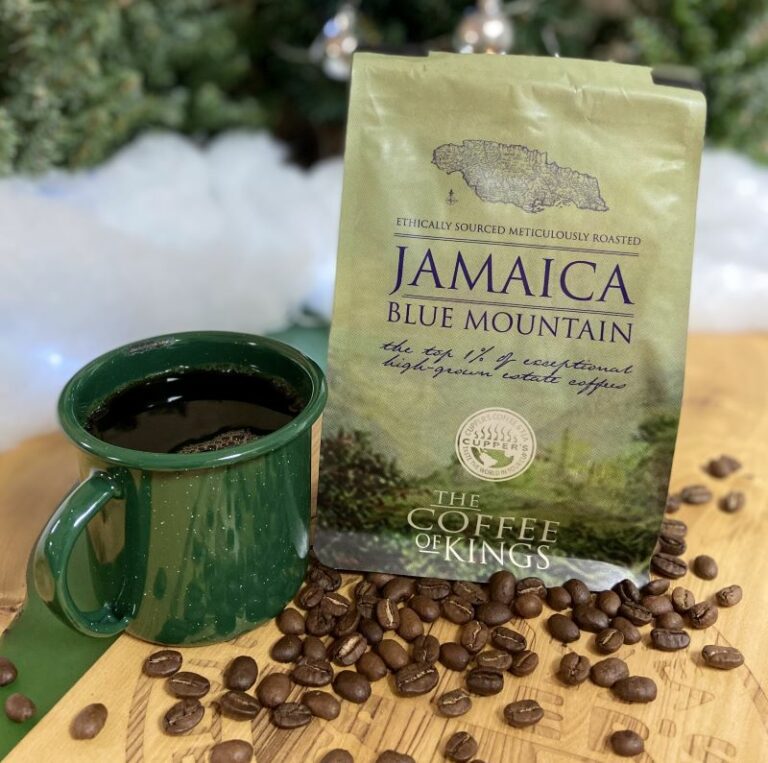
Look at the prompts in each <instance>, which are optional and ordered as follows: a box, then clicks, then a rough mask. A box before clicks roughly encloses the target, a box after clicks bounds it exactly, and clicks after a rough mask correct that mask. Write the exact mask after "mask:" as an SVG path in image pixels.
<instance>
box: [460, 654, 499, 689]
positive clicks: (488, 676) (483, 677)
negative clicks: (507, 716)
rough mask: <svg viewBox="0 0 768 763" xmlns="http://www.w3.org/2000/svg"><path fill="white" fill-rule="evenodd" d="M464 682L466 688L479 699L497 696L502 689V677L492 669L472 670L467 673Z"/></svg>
mask: <svg viewBox="0 0 768 763" xmlns="http://www.w3.org/2000/svg"><path fill="white" fill-rule="evenodd" d="M479 656H480V655H478V657H479ZM466 681H467V688H468V689H469V690H470V691H471V692H472V693H473V694H479V695H480V696H481V697H490V696H491V695H492V694H498V693H499V692H500V691H501V690H502V689H503V688H504V676H503V675H502V674H501V673H500V672H499V671H498V670H493V669H492V668H472V670H470V671H469V672H468V673H467V677H466Z"/></svg>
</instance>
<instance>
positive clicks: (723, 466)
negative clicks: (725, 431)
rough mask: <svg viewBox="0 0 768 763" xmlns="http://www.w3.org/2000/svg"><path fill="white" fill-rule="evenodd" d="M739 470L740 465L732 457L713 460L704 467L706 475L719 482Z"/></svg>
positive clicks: (724, 456) (723, 456)
mask: <svg viewBox="0 0 768 763" xmlns="http://www.w3.org/2000/svg"><path fill="white" fill-rule="evenodd" d="M739 469H741V464H740V463H739V462H738V461H737V460H736V459H735V458H734V457H733V456H726V455H722V456H720V457H719V458H713V459H712V460H711V461H710V462H709V463H708V464H707V465H706V467H705V471H706V472H707V474H709V475H710V476H712V477H716V478H717V479H721V480H722V479H725V478H726V477H730V476H731V474H733V473H734V472H737V471H738V470H739Z"/></svg>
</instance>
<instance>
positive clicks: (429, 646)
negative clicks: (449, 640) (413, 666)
mask: <svg viewBox="0 0 768 763" xmlns="http://www.w3.org/2000/svg"><path fill="white" fill-rule="evenodd" d="M411 656H412V657H413V661H414V662H430V663H432V664H434V663H436V662H437V661H438V659H439V658H440V642H439V641H438V640H437V639H436V638H435V637H434V636H419V637H418V638H417V639H416V640H415V641H414V642H413V651H412V652H411Z"/></svg>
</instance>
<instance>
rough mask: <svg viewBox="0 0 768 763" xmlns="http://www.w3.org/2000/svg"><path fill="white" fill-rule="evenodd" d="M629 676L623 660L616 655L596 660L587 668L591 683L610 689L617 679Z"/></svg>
mask: <svg viewBox="0 0 768 763" xmlns="http://www.w3.org/2000/svg"><path fill="white" fill-rule="evenodd" d="M628 676H629V668H628V667H627V663H626V662H624V660H620V659H619V658H618V657H606V658H605V659H604V660H600V661H599V662H596V663H595V664H594V665H593V666H592V667H591V668H590V670H589V678H590V680H591V681H592V683H593V684H596V685H597V686H602V687H604V688H606V689H610V688H611V686H613V685H614V684H615V683H616V682H617V681H621V680H623V679H625V678H627V677H628Z"/></svg>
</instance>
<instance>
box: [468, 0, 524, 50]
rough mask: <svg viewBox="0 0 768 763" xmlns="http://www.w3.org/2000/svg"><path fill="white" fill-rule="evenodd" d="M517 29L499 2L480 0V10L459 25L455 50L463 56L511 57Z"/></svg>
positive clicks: (478, 5) (477, 9)
mask: <svg viewBox="0 0 768 763" xmlns="http://www.w3.org/2000/svg"><path fill="white" fill-rule="evenodd" d="M514 40H515V32H514V27H513V26H512V21H511V20H510V19H509V16H507V14H506V13H504V10H503V8H502V4H501V2H499V0H478V3H477V8H475V9H474V10H472V11H470V12H469V13H467V14H466V15H465V16H464V18H463V19H462V20H461V21H460V22H459V25H458V27H457V28H456V32H455V34H454V37H453V47H454V49H455V50H457V51H458V52H459V53H500V54H504V53H509V51H510V50H512V44H513V43H514Z"/></svg>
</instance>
